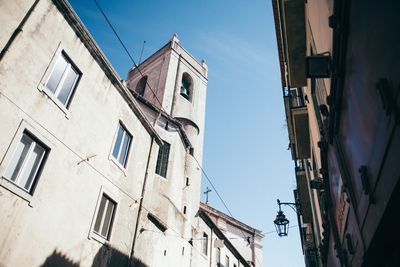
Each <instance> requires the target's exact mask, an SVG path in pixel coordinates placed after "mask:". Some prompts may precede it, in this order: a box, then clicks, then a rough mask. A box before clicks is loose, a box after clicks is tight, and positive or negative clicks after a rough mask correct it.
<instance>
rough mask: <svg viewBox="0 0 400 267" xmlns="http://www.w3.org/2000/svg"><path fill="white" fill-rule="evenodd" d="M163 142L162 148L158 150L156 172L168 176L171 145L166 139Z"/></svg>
mask: <svg viewBox="0 0 400 267" xmlns="http://www.w3.org/2000/svg"><path fill="white" fill-rule="evenodd" d="M163 142H164V144H163V145H162V146H160V149H159V150H158V157H157V165H156V173H157V174H158V175H161V176H162V177H164V178H166V177H167V170H168V159H169V150H170V146H171V145H170V144H168V143H167V142H165V141H163Z"/></svg>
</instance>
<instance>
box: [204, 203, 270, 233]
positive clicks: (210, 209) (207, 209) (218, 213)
mask: <svg viewBox="0 0 400 267" xmlns="http://www.w3.org/2000/svg"><path fill="white" fill-rule="evenodd" d="M200 210H202V211H204V212H206V213H208V214H210V215H213V216H216V217H219V218H222V219H225V220H226V222H227V223H229V224H231V225H233V226H235V227H238V228H239V229H241V230H243V231H246V232H248V233H250V234H251V235H256V236H258V237H261V238H263V237H264V235H263V234H262V231H260V230H258V229H255V228H253V227H251V226H249V225H247V224H245V223H242V222H241V221H238V220H236V219H235V218H232V217H231V216H229V215H227V214H225V213H223V212H221V211H219V210H217V209H214V208H213V207H210V206H208V205H207V204H204V203H202V202H200Z"/></svg>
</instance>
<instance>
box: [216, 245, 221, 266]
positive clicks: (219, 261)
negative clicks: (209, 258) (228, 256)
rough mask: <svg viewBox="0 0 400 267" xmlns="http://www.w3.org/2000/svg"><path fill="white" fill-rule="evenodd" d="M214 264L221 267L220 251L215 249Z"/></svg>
mask: <svg viewBox="0 0 400 267" xmlns="http://www.w3.org/2000/svg"><path fill="white" fill-rule="evenodd" d="M215 262H216V263H217V267H221V249H220V248H217V252H216V253H215Z"/></svg>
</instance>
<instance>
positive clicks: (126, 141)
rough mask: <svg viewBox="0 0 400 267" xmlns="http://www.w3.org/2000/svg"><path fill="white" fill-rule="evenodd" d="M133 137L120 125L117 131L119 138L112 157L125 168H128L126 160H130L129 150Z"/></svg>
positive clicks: (116, 140)
mask: <svg viewBox="0 0 400 267" xmlns="http://www.w3.org/2000/svg"><path fill="white" fill-rule="evenodd" d="M131 140H132V136H131V135H130V134H129V133H128V131H127V130H126V129H125V128H124V127H123V126H122V125H121V124H120V125H119V127H118V131H117V137H116V139H115V143H114V148H113V151H112V156H113V157H114V159H116V160H117V161H118V162H119V163H120V164H121V165H122V166H123V167H125V166H126V160H127V158H128V153H129V148H130V145H131Z"/></svg>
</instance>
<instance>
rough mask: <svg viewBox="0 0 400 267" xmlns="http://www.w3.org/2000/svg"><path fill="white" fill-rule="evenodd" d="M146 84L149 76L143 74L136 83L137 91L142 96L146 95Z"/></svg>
mask: <svg viewBox="0 0 400 267" xmlns="http://www.w3.org/2000/svg"><path fill="white" fill-rule="evenodd" d="M146 84H147V76H143V77H142V78H141V79H140V80H139V82H138V83H137V84H136V88H135V91H136V93H138V94H139V95H140V96H144V91H145V90H146Z"/></svg>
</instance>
